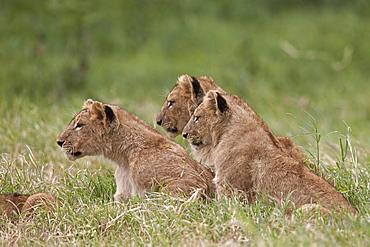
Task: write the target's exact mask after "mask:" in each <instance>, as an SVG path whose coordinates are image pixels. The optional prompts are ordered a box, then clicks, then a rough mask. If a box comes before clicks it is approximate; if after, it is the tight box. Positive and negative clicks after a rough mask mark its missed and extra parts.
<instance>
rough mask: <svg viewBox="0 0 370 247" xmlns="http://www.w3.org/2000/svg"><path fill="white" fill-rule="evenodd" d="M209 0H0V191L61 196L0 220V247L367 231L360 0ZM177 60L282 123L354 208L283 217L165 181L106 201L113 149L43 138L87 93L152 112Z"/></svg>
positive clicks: (369, 58)
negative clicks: (99, 150)
mask: <svg viewBox="0 0 370 247" xmlns="http://www.w3.org/2000/svg"><path fill="white" fill-rule="evenodd" d="M216 2H217V3H216ZM216 2H214V1H212V2H208V3H207V4H204V3H203V2H202V3H200V2H199V3H191V2H190V1H181V2H176V1H153V2H145V1H125V3H121V2H120V1H109V2H107V3H106V4H104V5H102V4H99V3H98V1H96V5H94V4H89V6H85V7H86V8H85V7H84V8H76V6H79V5H78V4H79V3H78V1H74V0H70V1H68V4H62V3H61V2H59V1H51V2H48V3H44V2H43V1H39V2H38V4H37V5H33V4H28V2H27V1H17V2H16V3H14V2H12V1H5V2H4V3H3V4H4V6H3V8H1V10H0V12H1V14H0V21H1V22H2V23H4V25H1V27H0V34H1V35H0V36H1V39H0V47H2V48H1V49H0V64H1V65H2V66H1V68H0V96H1V99H0V116H1V119H0V137H1V142H0V156H1V161H0V194H2V193H14V192H19V193H26V194H32V193H37V192H48V193H51V194H53V195H54V196H55V197H56V198H57V199H58V201H59V205H60V207H58V208H56V210H55V212H52V213H50V212H49V213H48V212H44V211H40V212H39V213H38V214H37V215H36V216H35V217H34V219H33V221H20V223H19V224H12V223H10V222H4V221H0V245H4V246H5V245H10V246H17V245H20V246H28V245H31V246H33V245H35V246H38V245H49V246H56V245H58V246H59V245H64V246H66V245H68V246H70V245H75V246H82V245H83V246H85V245H91V246H116V245H117V246H118V245H135V246H137V245H139V246H144V245H145V246H147V245H149V246H177V245H180V246H215V245H225V246H235V245H236V246H238V245H247V246H248V245H252V246H325V245H330V246H332V245H338V246H365V245H367V243H368V242H369V241H370V239H369V236H370V227H369V224H370V223H369V220H370V218H369V213H370V212H369V211H370V207H369V198H370V195H369V191H370V188H369V184H370V181H369V177H370V176H369V172H370V168H369V164H370V159H369V145H370V141H369V138H368V136H367V134H366V133H368V129H369V127H370V122H369V120H370V108H369V106H370V100H369V97H368V92H369V83H368V78H369V70H368V67H369V66H370V53H369V49H368V41H369V39H370V37H369V34H370V31H369V26H368V25H365V24H364V23H368V22H369V16H368V14H367V13H368V10H369V4H367V3H366V2H365V1H351V3H347V2H341V1H335V0H330V1H325V2H323V3H318V2H315V1H311V2H310V3H308V2H307V1H286V2H284V1H266V3H262V2H261V3H254V2H247V3H246V2H245V1H232V2H231V3H229V2H228V1H216ZM164 5H165V6H166V8H163V6H164ZM78 9H79V10H78ZM55 17H57V18H55ZM184 73H189V74H190V75H194V76H201V75H207V76H212V77H213V78H214V79H215V80H216V82H217V83H218V84H219V85H220V86H221V87H223V88H224V89H225V90H226V91H228V92H229V93H233V94H238V95H239V96H241V97H242V98H243V99H244V100H245V101H246V102H248V104H250V105H251V106H252V107H253V109H254V110H255V111H256V112H257V113H258V114H259V115H260V116H261V117H262V118H263V119H264V120H265V122H266V123H267V124H268V125H269V127H270V128H271V129H272V130H273V131H274V132H275V133H276V134H277V135H285V136H289V137H291V138H292V139H293V141H294V142H295V143H297V144H299V145H300V146H301V147H302V149H303V150H304V151H305V152H306V154H307V155H308V156H309V157H311V158H312V162H314V163H316V164H318V166H319V167H320V169H319V170H320V171H322V172H324V173H325V174H326V176H327V177H328V179H330V181H333V183H334V185H335V186H336V187H337V188H338V189H339V190H340V191H342V193H343V194H344V195H345V197H346V198H348V200H349V201H350V202H351V203H353V204H354V205H355V207H356V208H357V209H358V211H359V215H358V217H354V216H350V215H343V216H340V217H334V218H322V217H319V216H311V217H310V216H307V215H302V214H301V213H299V212H297V213H295V214H293V216H292V217H286V216H284V215H282V213H281V210H279V209H278V208H277V207H275V206H274V205H266V204H260V203H256V204H253V205H246V204H244V203H242V202H240V201H238V200H237V199H236V198H230V199H229V200H225V201H221V202H217V201H212V202H202V201H195V200H192V199H190V200H189V199H179V198H172V197H170V196H169V195H165V194H152V195H149V196H148V197H147V198H144V199H139V198H133V199H132V200H131V201H129V202H127V203H124V204H122V205H118V204H115V203H113V202H112V198H113V194H114V192H115V184H114V178H113V171H114V165H113V164H112V163H110V162H109V161H107V160H105V159H103V158H99V157H96V158H83V159H81V160H77V161H75V162H70V161H68V160H67V159H66V158H65V157H64V154H63V153H62V152H61V151H60V150H59V148H58V146H57V145H56V144H55V140H56V137H57V136H58V134H59V133H60V132H61V131H62V130H63V128H64V127H65V126H66V125H67V123H68V122H69V121H70V119H71V118H72V116H73V115H74V114H75V113H76V112H78V111H79V110H80V109H81V106H82V104H83V101H84V100H86V99H87V98H93V99H94V100H100V101H103V102H105V103H113V104H118V105H120V106H121V107H123V108H125V109H127V110H130V111H132V112H134V113H135V114H137V115H138V116H140V117H141V118H143V119H144V120H145V121H147V122H148V123H150V124H153V126H154V125H155V123H154V118H155V115H156V113H158V112H159V110H160V105H161V104H162V102H163V100H164V97H165V95H164V91H166V90H170V89H171V88H172V86H173V85H174V83H175V82H176V79H177V77H178V76H180V75H181V74H184ZM159 129H160V128H159ZM176 141H177V142H179V143H180V144H181V145H183V146H184V147H185V148H187V143H186V141H184V140H183V139H182V138H181V137H178V138H176Z"/></svg>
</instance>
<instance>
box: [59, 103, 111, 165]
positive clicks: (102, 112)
mask: <svg viewBox="0 0 370 247" xmlns="http://www.w3.org/2000/svg"><path fill="white" fill-rule="evenodd" d="M115 118H116V116H115V114H114V112H113V110H112V108H111V107H110V106H109V105H105V104H102V103H100V102H97V101H93V100H91V99H89V100H87V101H86V102H85V104H84V107H83V110H82V111H80V112H79V113H78V114H77V115H76V116H75V117H74V118H73V119H72V121H71V122H70V123H69V124H68V126H67V128H66V129H65V130H64V131H63V133H61V134H60V135H59V136H58V138H57V144H58V145H59V146H60V147H61V148H62V150H63V152H65V154H66V155H67V158H68V159H69V160H76V159H78V158H82V157H84V156H89V155H100V154H103V150H104V148H105V146H104V140H105V139H106V138H105V137H106V136H107V135H108V134H109V132H110V131H111V130H112V126H113V122H114V121H115Z"/></svg>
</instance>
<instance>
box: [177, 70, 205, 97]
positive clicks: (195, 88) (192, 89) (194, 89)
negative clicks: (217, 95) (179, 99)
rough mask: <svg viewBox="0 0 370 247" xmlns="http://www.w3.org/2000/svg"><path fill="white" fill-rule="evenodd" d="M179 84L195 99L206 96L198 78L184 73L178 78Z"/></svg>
mask: <svg viewBox="0 0 370 247" xmlns="http://www.w3.org/2000/svg"><path fill="white" fill-rule="evenodd" d="M178 84H179V86H180V88H181V89H182V90H183V91H184V92H185V94H189V95H190V96H191V98H192V99H193V100H194V101H196V100H198V99H202V98H203V97H204V91H203V89H202V87H201V86H200V83H199V81H198V80H197V78H195V77H191V76H189V75H182V76H180V77H179V79H178Z"/></svg>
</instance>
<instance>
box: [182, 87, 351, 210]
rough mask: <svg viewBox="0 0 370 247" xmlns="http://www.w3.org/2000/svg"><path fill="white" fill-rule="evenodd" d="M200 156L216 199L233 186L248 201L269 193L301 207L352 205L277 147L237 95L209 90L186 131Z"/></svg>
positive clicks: (272, 138) (281, 200)
mask: <svg viewBox="0 0 370 247" xmlns="http://www.w3.org/2000/svg"><path fill="white" fill-rule="evenodd" d="M183 136H184V137H185V138H187V139H188V140H189V142H190V143H191V145H192V147H193V148H194V149H195V150H198V152H197V156H196V159H197V160H200V161H201V162H202V163H204V164H206V165H209V166H212V167H215V173H216V176H215V178H214V182H215V184H216V192H217V195H218V198H219V199H220V198H222V197H223V196H227V195H229V194H230V193H233V192H234V191H235V190H236V191H239V192H241V194H242V196H244V197H245V198H246V199H247V200H248V202H254V201H255V200H256V199H257V194H258V193H259V192H262V194H267V195H268V196H269V197H272V198H274V199H275V200H276V201H277V202H283V201H284V200H286V199H287V198H288V199H289V200H290V201H292V202H293V203H294V204H295V207H297V208H298V207H300V206H302V205H305V204H315V205H317V204H320V205H323V206H324V207H325V208H327V209H330V210H331V209H341V208H346V209H348V210H349V211H351V212H353V213H356V210H355V209H354V208H353V207H352V205H351V204H350V203H349V202H348V201H347V200H346V199H345V198H344V197H343V195H342V194H341V193H339V192H338V191H337V189H336V188H334V187H333V186H332V185H330V184H329V183H328V182H327V181H325V180H324V179H323V178H322V177H320V176H318V175H316V174H315V173H313V172H312V171H311V170H309V168H308V167H307V166H305V165H304V164H302V163H300V162H297V161H296V160H294V159H293V158H292V157H291V156H290V155H289V154H287V153H286V152H284V151H282V150H281V149H280V148H279V147H278V146H277V145H276V139H275V136H274V134H273V133H272V132H271V131H270V130H269V129H268V127H267V125H266V124H265V123H264V122H263V121H262V120H261V119H260V118H259V117H258V116H257V114H256V113H255V112H254V111H253V110H252V109H251V108H250V107H249V106H248V105H247V104H246V103H244V102H243V101H242V100H241V99H240V98H239V97H237V96H235V95H221V94H220V93H218V92H216V91H213V90H211V91H209V92H208V93H207V95H206V97H205V99H204V101H203V103H202V104H200V105H199V106H198V108H197V109H196V110H195V112H194V114H193V117H192V118H191V119H190V120H189V122H188V124H187V125H186V126H185V128H184V131H183Z"/></svg>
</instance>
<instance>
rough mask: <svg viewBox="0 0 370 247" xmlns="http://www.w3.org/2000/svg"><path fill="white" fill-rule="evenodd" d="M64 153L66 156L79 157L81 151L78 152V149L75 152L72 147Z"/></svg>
mask: <svg viewBox="0 0 370 247" xmlns="http://www.w3.org/2000/svg"><path fill="white" fill-rule="evenodd" d="M66 154H67V155H68V156H72V157H74V158H77V157H79V156H81V155H82V152H79V151H77V152H73V149H70V150H68V151H66Z"/></svg>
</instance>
